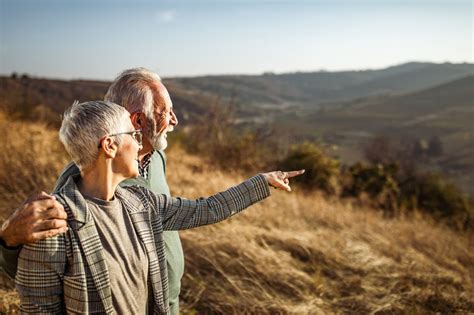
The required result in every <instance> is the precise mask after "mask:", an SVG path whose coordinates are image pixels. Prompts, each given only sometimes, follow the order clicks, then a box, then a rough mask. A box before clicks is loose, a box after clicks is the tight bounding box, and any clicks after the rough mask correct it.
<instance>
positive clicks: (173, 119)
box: [170, 111, 178, 126]
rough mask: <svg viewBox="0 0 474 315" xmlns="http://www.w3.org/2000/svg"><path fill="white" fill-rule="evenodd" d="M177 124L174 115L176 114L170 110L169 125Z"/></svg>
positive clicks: (176, 118)
mask: <svg viewBox="0 0 474 315" xmlns="http://www.w3.org/2000/svg"><path fill="white" fill-rule="evenodd" d="M177 124H178V117H176V114H175V113H174V111H171V119H170V125H172V126H176V125H177Z"/></svg>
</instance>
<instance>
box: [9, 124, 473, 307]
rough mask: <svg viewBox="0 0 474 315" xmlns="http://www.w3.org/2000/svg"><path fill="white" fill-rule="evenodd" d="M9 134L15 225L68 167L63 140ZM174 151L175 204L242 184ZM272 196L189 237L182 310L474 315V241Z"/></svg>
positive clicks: (26, 128)
mask: <svg viewBox="0 0 474 315" xmlns="http://www.w3.org/2000/svg"><path fill="white" fill-rule="evenodd" d="M0 129H1V130H2V132H3V137H2V138H1V139H0V143H1V144H2V148H3V150H2V152H1V153H0V167H1V168H0V169H1V170H2V175H1V176H2V181H1V182H0V197H1V198H0V200H1V202H2V204H1V208H0V210H1V212H0V216H3V217H5V216H6V215H7V214H8V213H9V211H10V210H11V209H13V207H14V206H17V205H18V202H19V201H20V200H23V199H24V198H25V196H26V195H29V194H31V192H32V191H33V188H35V190H37V189H39V188H40V187H38V186H42V187H41V188H44V189H50V188H51V186H52V184H53V183H54V179H55V176H56V175H57V173H58V171H59V169H60V168H61V167H62V165H64V164H65V162H66V159H65V158H64V155H63V154H62V150H61V148H60V146H59V145H58V141H57V140H56V139H57V136H56V132H55V131H48V130H46V129H45V128H44V126H41V125H35V124H29V125H24V124H22V123H10V122H9V123H8V125H7V124H6V121H5V117H3V116H0ZM32 135H33V136H34V137H36V140H35V141H32V140H30V139H31V137H32ZM45 150H47V151H45ZM168 154H169V156H168V158H169V159H168V161H169V168H168V178H169V182H170V187H171V188H172V191H173V194H174V195H182V196H186V197H198V196H201V195H209V194H212V193H214V192H216V191H219V190H223V189H225V188H226V187H228V186H231V185H233V184H235V183H237V182H238V181H239V180H241V179H243V177H242V176H241V175H238V174H229V173H228V172H227V173H224V172H221V171H219V170H215V169H214V167H213V166H212V165H208V164H205V163H203V162H202V160H201V159H199V158H197V157H194V156H190V155H188V154H186V153H185V152H184V151H182V150H181V149H179V148H175V147H172V148H170V150H169V153H168ZM248 175H251V174H248ZM272 193H273V196H272V197H271V198H269V199H267V200H266V201H264V202H262V203H260V204H258V205H255V206H253V207H252V208H251V209H248V210H247V211H245V213H243V214H241V215H238V216H236V217H234V218H232V219H230V220H228V221H226V222H222V223H220V224H217V225H214V226H209V227H203V228H199V229H195V230H193V231H185V232H182V233H181V235H182V239H183V246H184V248H185V256H186V270H185V277H184V279H183V288H182V295H181V298H182V302H183V305H182V311H183V313H185V314H209V313H217V314H218V313H222V314H233V313H239V314H240V313H247V314H248V313H258V314H327V313H376V314H398V313H406V314H412V313H436V312H440V313H452V312H459V313H469V312H474V298H473V296H474V288H473V284H472V283H473V280H474V251H473V250H472V249H473V240H474V238H473V236H472V235H467V234H458V233H455V232H453V231H452V230H449V229H447V228H444V227H440V226H435V225H433V224H431V223H428V222H426V221H424V220H421V219H420V218H411V219H400V220H386V219H383V218H382V217H381V216H380V215H379V214H378V213H377V212H376V211H371V210H370V209H362V208H359V207H355V206H351V205H350V204H344V203H342V202H341V201H339V200H327V199H324V198H323V197H321V196H319V195H318V194H316V193H314V194H304V193H302V192H298V191H295V192H293V193H291V194H286V193H283V192H279V191H272ZM12 288H13V286H12V282H11V281H9V280H8V279H7V278H6V277H5V276H3V275H1V276H0V313H12V312H15V310H16V309H17V305H18V299H17V296H16V294H15V293H14V292H13V289H12Z"/></svg>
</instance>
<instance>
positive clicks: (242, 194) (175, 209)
mask: <svg viewBox="0 0 474 315" xmlns="http://www.w3.org/2000/svg"><path fill="white" fill-rule="evenodd" d="M303 172H304V171H303V170H302V171H295V172H271V173H265V174H260V175H257V176H254V177H252V178H250V179H248V180H246V181H245V182H243V183H241V184H239V185H237V186H234V187H232V188H229V189H228V190H226V191H223V192H220V193H217V194H215V195H213V196H211V197H208V198H199V199H196V200H189V199H184V198H171V197H168V196H165V195H159V196H155V197H154V198H152V199H154V200H155V203H156V204H155V209H157V211H158V212H159V215H160V216H161V217H162V218H163V228H164V229H165V230H182V229H189V228H194V227H197V226H202V225H206V224H212V223H216V222H219V221H221V220H224V219H226V218H228V217H230V216H232V215H234V214H236V213H239V212H240V211H242V210H244V209H245V208H247V207H249V206H251V205H252V204H254V203H256V202H258V201H261V200H263V199H265V198H266V197H268V196H270V189H269V185H270V186H273V187H275V188H279V189H283V190H286V191H291V188H290V186H289V178H291V177H294V176H298V175H300V174H302V173H303Z"/></svg>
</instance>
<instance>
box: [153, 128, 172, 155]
mask: <svg viewBox="0 0 474 315" xmlns="http://www.w3.org/2000/svg"><path fill="white" fill-rule="evenodd" d="M173 129H174V128H173V126H168V129H166V130H164V131H163V132H162V133H159V134H157V133H156V132H154V133H153V137H151V139H150V140H151V141H150V143H151V146H152V147H153V149H155V150H157V151H159V150H164V149H166V148H167V147H168V140H167V139H166V134H167V133H168V132H171V131H173Z"/></svg>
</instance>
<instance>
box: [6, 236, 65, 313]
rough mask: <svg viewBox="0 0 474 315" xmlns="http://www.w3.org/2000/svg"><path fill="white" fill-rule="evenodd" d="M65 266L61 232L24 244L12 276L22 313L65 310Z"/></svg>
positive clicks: (60, 311) (63, 240)
mask: <svg viewBox="0 0 474 315" xmlns="http://www.w3.org/2000/svg"><path fill="white" fill-rule="evenodd" d="M65 266H66V245H65V236H64V234H63V235H59V236H56V237H52V238H47V239H44V240H41V241H39V242H37V243H35V244H32V245H25V246H23V248H22V250H21V252H20V257H19V259H18V270H17V275H16V278H15V285H16V289H17V291H18V293H19V295H20V311H21V312H22V313H33V314H62V313H64V302H63V279H64V270H65Z"/></svg>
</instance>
